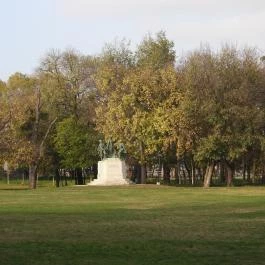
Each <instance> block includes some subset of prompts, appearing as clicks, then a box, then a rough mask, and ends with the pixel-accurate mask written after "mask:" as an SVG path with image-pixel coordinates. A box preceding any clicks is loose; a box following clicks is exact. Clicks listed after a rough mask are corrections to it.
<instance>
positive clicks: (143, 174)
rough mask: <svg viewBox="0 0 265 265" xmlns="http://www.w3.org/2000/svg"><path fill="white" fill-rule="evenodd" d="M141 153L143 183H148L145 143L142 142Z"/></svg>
mask: <svg viewBox="0 0 265 265" xmlns="http://www.w3.org/2000/svg"><path fill="white" fill-rule="evenodd" d="M140 155H141V184H145V183H146V164H145V161H144V160H145V159H144V157H145V155H144V144H143V142H142V141H141V142H140Z"/></svg>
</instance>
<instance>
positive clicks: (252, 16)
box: [0, 0, 265, 80]
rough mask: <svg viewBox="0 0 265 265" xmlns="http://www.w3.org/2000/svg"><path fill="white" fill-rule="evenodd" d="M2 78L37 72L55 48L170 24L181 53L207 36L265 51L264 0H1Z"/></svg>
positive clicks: (135, 38)
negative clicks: (39, 65)
mask: <svg viewBox="0 0 265 265" xmlns="http://www.w3.org/2000/svg"><path fill="white" fill-rule="evenodd" d="M0 4H1V5H0V6H1V9H0V10H1V16H0V33H1V49H0V79H2V80H7V78H8V77H9V76H10V75H11V74H12V73H14V72H16V71H20V72H23V73H32V72H33V71H34V68H35V67H37V66H38V64H39V61H40V59H41V58H42V57H43V56H44V55H45V53H46V52H47V51H48V50H49V49H51V48H59V49H65V48H69V47H71V48H75V49H77V50H79V51H80V52H82V53H85V54H95V53H99V52H100V51H101V49H102V47H103V45H104V43H106V42H111V41H113V40H114V39H115V37H118V38H120V39H121V38H123V37H126V38H127V39H129V40H131V41H132V44H133V45H135V44H137V43H139V41H140V40H141V39H142V38H143V36H144V35H145V34H146V33H147V32H152V33H155V32H157V31H159V30H161V29H162V30H165V31H166V33H167V36H168V38H169V39H171V40H173V41H174V42H175V48H176V51H177V54H181V53H182V52H185V51H187V50H190V49H194V48H197V47H199V46H200V44H201V43H202V42H203V43H205V42H207V43H209V44H210V45H211V46H212V47H214V48H218V47H220V45H221V44H222V43H224V42H229V43H234V44H237V45H238V46H244V45H250V46H257V47H259V48H260V49H261V51H262V52H263V51H265V1H264V0H252V1H250V0H222V1H218V0H197V1H196V0H181V1H180V0H133V1H132V0H95V1H94V0H0Z"/></svg>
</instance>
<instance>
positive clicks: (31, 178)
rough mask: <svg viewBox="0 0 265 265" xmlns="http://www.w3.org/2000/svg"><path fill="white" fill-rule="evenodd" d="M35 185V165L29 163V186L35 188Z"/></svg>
mask: <svg viewBox="0 0 265 265" xmlns="http://www.w3.org/2000/svg"><path fill="white" fill-rule="evenodd" d="M36 187H37V165H36V164H34V163H33V164H30V165H29V188H30V189H36Z"/></svg>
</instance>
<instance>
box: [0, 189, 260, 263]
mask: <svg viewBox="0 0 265 265" xmlns="http://www.w3.org/2000/svg"><path fill="white" fill-rule="evenodd" d="M26 188H27V186H25V185H11V186H10V185H9V186H7V185H5V184H1V185H0V235H1V237H0V257H1V261H0V264H3V265H9V264H19V265H24V264H25V265H26V264H27V265H30V264H34V265H35V264H41V265H43V264H54V265H56V264H58V265H59V264H73V265H78V264H115V265H118V264H163V265H164V264H165V265H166V264H211V265H215V264H243V265H244V264H264V263H265V240H264V238H265V188H263V187H256V188H255V187H244V188H231V189H227V188H212V189H202V188H175V187H164V186H152V185H151V186H149V185H148V186H141V185H139V186H138V185H134V186H130V187H63V188H59V189H56V188H54V187H52V186H49V187H40V188H39V189H37V190H34V191H31V190H27V189H26Z"/></svg>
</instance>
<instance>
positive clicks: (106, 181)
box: [88, 158, 130, 186]
mask: <svg viewBox="0 0 265 265" xmlns="http://www.w3.org/2000/svg"><path fill="white" fill-rule="evenodd" d="M129 184H130V180H128V179H126V165H125V162H124V161H122V160H120V159H119V158H107V159H104V160H102V161H99V162H98V178H97V179H95V180H93V181H92V182H90V183H89V184H88V185H94V186H97V185H102V186H112V185H129Z"/></svg>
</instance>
